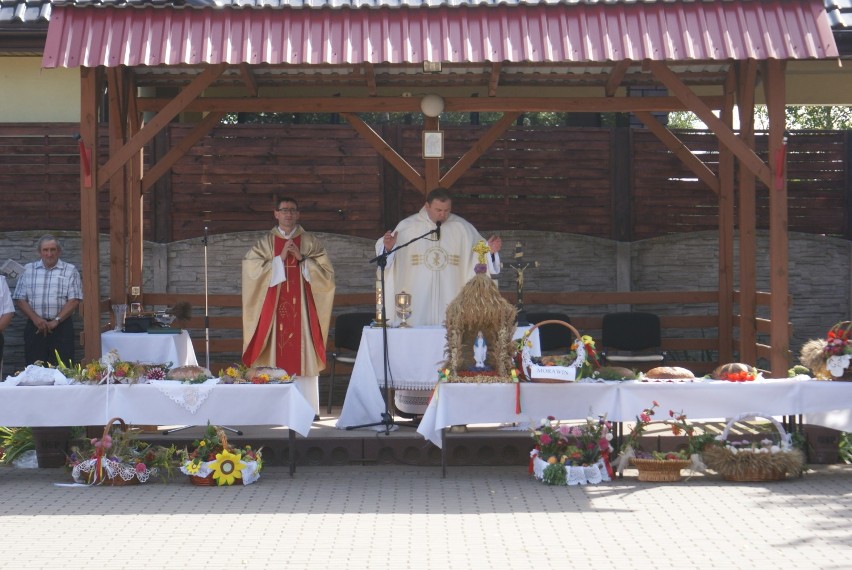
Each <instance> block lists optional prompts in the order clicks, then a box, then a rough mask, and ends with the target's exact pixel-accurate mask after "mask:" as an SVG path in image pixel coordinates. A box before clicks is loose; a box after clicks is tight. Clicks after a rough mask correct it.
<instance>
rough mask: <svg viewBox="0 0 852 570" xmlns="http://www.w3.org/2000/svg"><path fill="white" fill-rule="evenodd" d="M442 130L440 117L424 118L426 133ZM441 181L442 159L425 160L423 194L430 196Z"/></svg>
mask: <svg viewBox="0 0 852 570" xmlns="http://www.w3.org/2000/svg"><path fill="white" fill-rule="evenodd" d="M440 129H441V123H440V121H439V120H438V117H427V116H425V115H424V116H423V130H424V131H438V130H440ZM440 179H441V159H440V158H424V159H423V181H424V184H423V194H424V197H425V194H428V193H429V192H431V191H432V190H434V189H435V188H437V187H438V184H439V183H440Z"/></svg>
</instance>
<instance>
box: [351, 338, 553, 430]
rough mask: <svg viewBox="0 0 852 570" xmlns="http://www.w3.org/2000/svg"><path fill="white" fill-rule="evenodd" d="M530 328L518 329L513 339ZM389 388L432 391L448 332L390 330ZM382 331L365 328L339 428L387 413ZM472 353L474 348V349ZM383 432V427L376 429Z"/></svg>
mask: <svg viewBox="0 0 852 570" xmlns="http://www.w3.org/2000/svg"><path fill="white" fill-rule="evenodd" d="M529 328H530V327H528V326H525V327H518V329H517V330H516V331H515V335H514V338H520V336H521V335H522V334H523V333H524V332H526V331H527V329H529ZM387 331H388V372H389V378H388V384H389V386H390V387H391V388H394V389H397V390H432V389H433V388H434V387H435V383H436V382H437V381H438V369H439V368H440V367H441V365H442V364H443V363H444V361H445V360H446V356H445V355H444V347H445V345H446V329H445V328H444V327H442V326H423V327H411V328H389V329H387ZM530 342H531V343H532V347H531V348H530V354H532V355H533V356H538V355H539V354H541V348H540V345H539V337H538V329H536V330H534V331H533V332H532V334H531V335H530ZM383 344H384V343H383V335H382V329H381V328H372V327H364V332H363V334H362V335H361V344H360V346H359V347H358V354H357V355H356V357H355V364H354V365H353V367H352V376H351V377H350V379H349V388H348V389H347V390H346V399H345V400H344V402H343V410H342V411H341V412H340V418H339V419H338V420H337V427H338V428H341V429H342V428H346V427H348V426H356V425H363V424H368V423H372V422H376V421H379V420H380V419H381V414H382V413H383V412H384V410H385V401H384V398H383V396H382V389H383V388H384V381H385V373H384V363H383V359H384V348H383ZM471 350H473V347H471ZM376 429H379V430H383V429H384V427H382V426H377V427H376Z"/></svg>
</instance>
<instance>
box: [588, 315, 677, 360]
mask: <svg viewBox="0 0 852 570" xmlns="http://www.w3.org/2000/svg"><path fill="white" fill-rule="evenodd" d="M661 337H662V333H661V327H660V317H658V316H657V315H655V314H654V313H642V312H625V313H608V314H606V315H604V318H603V325H602V327H601V350H600V356H601V358H602V361H603V362H606V363H609V364H616V365H627V364H640V365H647V364H657V363H663V362H665V360H666V353H665V352H663V351H662V350H661V349H660V345H661V344H662V338H661Z"/></svg>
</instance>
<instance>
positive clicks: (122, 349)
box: [101, 330, 198, 366]
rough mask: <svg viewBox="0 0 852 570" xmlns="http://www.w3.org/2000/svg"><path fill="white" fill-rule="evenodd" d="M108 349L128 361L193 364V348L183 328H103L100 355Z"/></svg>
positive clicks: (195, 362) (179, 364)
mask: <svg viewBox="0 0 852 570" xmlns="http://www.w3.org/2000/svg"><path fill="white" fill-rule="evenodd" d="M111 350H115V351H116V352H118V356H119V357H120V358H121V359H122V360H125V361H128V362H142V363H144V364H168V363H169V362H171V363H172V366H190V365H191V366H197V365H198V359H197V358H196V357H195V349H194V348H193V347H192V340H191V339H190V338H189V333H188V332H186V330H182V331H180V333H179V334H162V333H160V334H153V333H126V332H117V331H107V332H105V333H101V355H105V354H107V353H109V352H110V351H111Z"/></svg>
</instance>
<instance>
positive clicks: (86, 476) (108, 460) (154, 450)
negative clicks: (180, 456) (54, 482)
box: [67, 418, 176, 486]
mask: <svg viewBox="0 0 852 570" xmlns="http://www.w3.org/2000/svg"><path fill="white" fill-rule="evenodd" d="M116 424H117V425H116ZM175 453H176V450H175V448H174V447H163V446H159V445H150V444H148V443H146V442H144V441H139V440H138V439H136V436H135V432H134V431H132V430H130V429H128V426H127V424H125V423H124V420H122V419H121V418H112V419H111V420H110V421H109V422H107V424H106V425H105V426H104V432H103V435H102V436H101V437H100V438H99V439H98V438H95V439H91V440H88V441H86V442H85V443H84V444H83V445H79V446H74V447H72V448H71V452H70V455H69V457H68V461H67V465H68V467H70V468H71V476H72V477H73V478H74V481H76V482H77V483H87V484H89V485H113V486H121V485H133V484H137V483H146V482H148V481H150V480H151V479H152V478H160V479H162V480H165V479H166V478H167V477H168V476H169V475H170V474H171V469H172V467H174V466H175Z"/></svg>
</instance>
